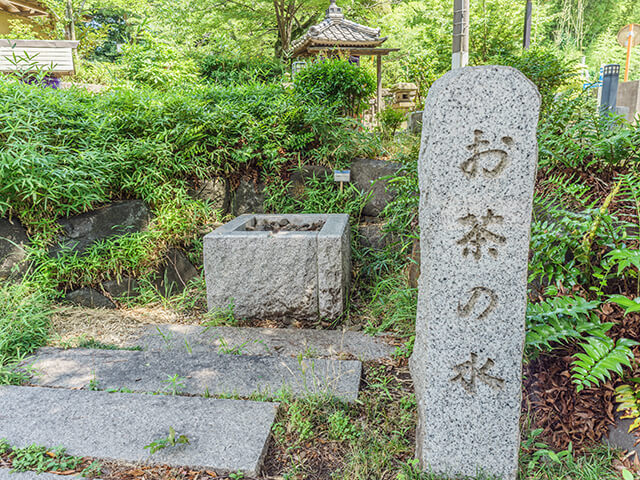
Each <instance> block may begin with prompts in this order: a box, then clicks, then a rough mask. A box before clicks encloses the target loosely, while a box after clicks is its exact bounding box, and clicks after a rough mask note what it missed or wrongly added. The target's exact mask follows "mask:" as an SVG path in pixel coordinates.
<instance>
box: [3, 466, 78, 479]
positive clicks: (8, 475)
mask: <svg viewBox="0 0 640 480" xmlns="http://www.w3.org/2000/svg"><path fill="white" fill-rule="evenodd" d="M81 478H82V477H80V476H75V475H72V476H69V475H66V476H62V475H56V474H55V473H47V472H42V473H38V472H31V471H29V472H12V471H11V469H10V468H0V480H80V479H81Z"/></svg>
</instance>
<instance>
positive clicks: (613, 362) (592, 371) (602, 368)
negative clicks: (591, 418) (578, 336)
mask: <svg viewBox="0 0 640 480" xmlns="http://www.w3.org/2000/svg"><path fill="white" fill-rule="evenodd" d="M638 344H639V343H638V342H636V341H635V340H630V339H627V338H621V339H619V340H618V341H617V342H614V341H613V340H612V339H610V338H608V337H589V338H587V341H586V342H584V343H581V344H580V346H581V347H582V349H583V350H584V352H585V353H576V354H575V357H576V360H574V362H573V364H572V366H571V370H572V372H573V375H571V378H572V379H573V383H575V384H576V391H577V392H580V391H581V390H583V389H584V388H591V387H597V386H598V385H599V384H600V382H604V381H605V379H610V378H611V372H616V373H618V375H622V368H623V367H624V366H627V367H629V366H631V359H632V358H633V352H632V351H631V347H634V346H636V345H638Z"/></svg>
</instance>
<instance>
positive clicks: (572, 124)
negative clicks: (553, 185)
mask: <svg viewBox="0 0 640 480" xmlns="http://www.w3.org/2000/svg"><path fill="white" fill-rule="evenodd" d="M538 139H539V145H540V160H539V164H540V167H541V168H542V169H545V170H546V169H552V168H558V167H561V168H568V169H569V170H570V171H575V172H584V171H587V170H590V171H592V172H593V173H594V174H598V173H610V172H612V171H613V169H618V168H621V167H624V168H629V169H630V170H631V171H637V165H638V150H637V145H638V143H639V142H640V127H638V126H632V125H630V124H629V123H627V122H626V121H624V120H623V119H622V118H621V117H618V116H616V115H613V114H608V115H600V113H599V112H598V108H597V106H596V105H595V100H594V99H593V98H592V97H591V96H590V95H589V93H588V91H585V93H582V94H580V95H578V96H577V97H575V96H573V95H571V94H564V95H562V96H561V98H560V99H558V100H556V102H555V103H554V105H553V108H550V109H548V111H547V113H546V115H544V116H543V117H542V118H541V122H540V125H539V129H538Z"/></svg>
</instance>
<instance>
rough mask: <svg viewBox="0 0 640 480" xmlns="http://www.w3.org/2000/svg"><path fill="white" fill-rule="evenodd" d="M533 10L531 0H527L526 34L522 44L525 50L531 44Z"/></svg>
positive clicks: (525, 14)
mask: <svg viewBox="0 0 640 480" xmlns="http://www.w3.org/2000/svg"><path fill="white" fill-rule="evenodd" d="M531 10H532V5H531V0H527V7H526V10H525V13H524V36H523V39H522V46H523V47H524V49H525V50H528V49H529V46H530V45H531Z"/></svg>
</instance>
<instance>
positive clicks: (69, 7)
mask: <svg viewBox="0 0 640 480" xmlns="http://www.w3.org/2000/svg"><path fill="white" fill-rule="evenodd" d="M64 17H65V19H64V20H65V25H64V33H65V36H66V38H67V40H75V39H76V20H75V15H74V12H73V3H72V0H67V2H66V6H65V9H64Z"/></svg>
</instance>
